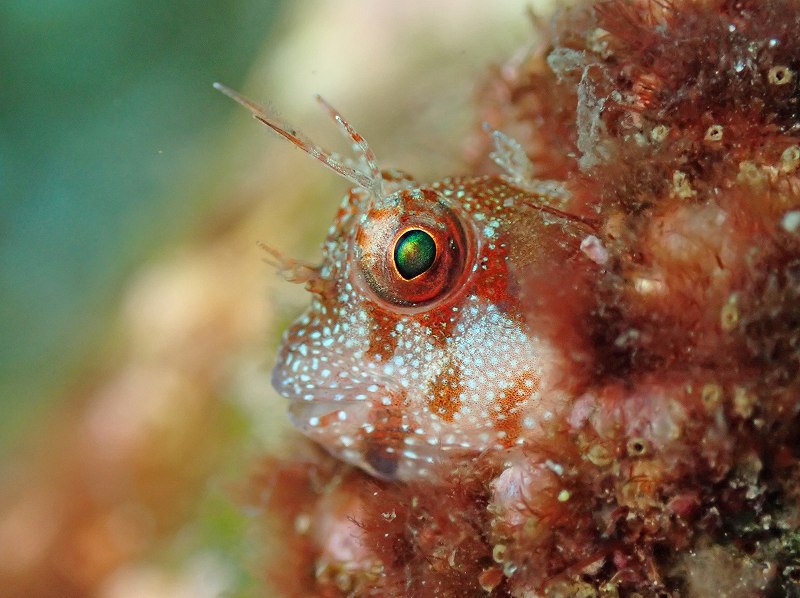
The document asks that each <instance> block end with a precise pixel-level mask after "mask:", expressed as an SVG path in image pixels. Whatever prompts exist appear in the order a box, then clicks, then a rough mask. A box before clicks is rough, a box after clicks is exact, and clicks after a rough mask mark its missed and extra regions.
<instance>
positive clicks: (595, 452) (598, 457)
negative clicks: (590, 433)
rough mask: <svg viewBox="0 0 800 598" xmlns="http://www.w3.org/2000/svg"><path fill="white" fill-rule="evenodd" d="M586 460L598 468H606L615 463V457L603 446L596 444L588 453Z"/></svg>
mask: <svg viewBox="0 0 800 598" xmlns="http://www.w3.org/2000/svg"><path fill="white" fill-rule="evenodd" d="M586 458H587V459H588V460H589V462H590V463H592V464H593V465H596V466H597V467H606V466H608V465H611V463H613V462H614V456H613V455H612V454H611V452H610V451H609V450H608V449H607V448H606V447H604V446H603V445H602V444H595V445H593V446H591V447H590V448H589V450H588V451H586Z"/></svg>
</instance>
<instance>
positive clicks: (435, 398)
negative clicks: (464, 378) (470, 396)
mask: <svg viewBox="0 0 800 598" xmlns="http://www.w3.org/2000/svg"><path fill="white" fill-rule="evenodd" d="M463 390H464V389H463V386H462V384H461V370H460V369H459V367H458V365H456V364H454V363H453V362H452V361H451V362H449V363H448V365H447V367H446V368H445V370H444V372H443V374H442V375H441V376H440V377H439V378H438V379H436V380H433V381H432V382H431V384H430V386H429V387H428V397H429V398H428V401H429V402H428V409H429V410H430V412H431V413H433V414H434V415H436V416H437V417H439V418H440V419H443V420H444V421H446V422H451V421H453V419H454V416H455V414H456V413H457V412H458V410H459V409H461V399H460V398H459V397H460V395H461V393H462V391H463Z"/></svg>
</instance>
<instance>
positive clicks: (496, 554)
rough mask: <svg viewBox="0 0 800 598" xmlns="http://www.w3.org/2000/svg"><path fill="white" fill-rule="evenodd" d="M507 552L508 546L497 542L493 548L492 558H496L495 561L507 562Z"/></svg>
mask: <svg viewBox="0 0 800 598" xmlns="http://www.w3.org/2000/svg"><path fill="white" fill-rule="evenodd" d="M506 554H507V548H506V545H505V544H496V545H495V547H494V548H492V560H494V562H495V563H499V564H502V563H505V562H506Z"/></svg>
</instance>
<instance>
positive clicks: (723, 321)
mask: <svg viewBox="0 0 800 598" xmlns="http://www.w3.org/2000/svg"><path fill="white" fill-rule="evenodd" d="M719 321H720V326H722V330H723V331H724V332H732V331H733V330H735V329H736V326H738V325H739V296H738V295H737V294H736V293H732V294H731V296H730V297H728V300H727V301H726V302H725V305H723V306H722V310H721V311H720V314H719Z"/></svg>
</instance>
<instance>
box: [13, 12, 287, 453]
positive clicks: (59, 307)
mask: <svg viewBox="0 0 800 598" xmlns="http://www.w3.org/2000/svg"><path fill="white" fill-rule="evenodd" d="M281 4H282V2H281V1H280V0H209V1H206V2H192V1H190V0H83V1H75V0H73V1H64V0H40V1H37V2H31V1H30V0H4V1H3V2H1V3H0V86H2V87H1V88H0V208H2V216H0V339H2V344H1V345H0V409H2V413H3V417H2V418H0V438H2V439H3V440H2V441H0V449H2V448H7V446H8V444H9V442H11V441H12V440H13V439H14V438H16V437H18V436H19V435H20V434H21V433H22V431H24V429H25V427H26V426H25V424H26V423H28V422H30V421H33V417H34V416H35V415H36V414H37V413H40V412H42V411H44V408H45V407H47V406H48V405H49V403H50V401H52V397H54V396H57V393H58V392H59V391H60V390H63V387H64V384H65V383H66V382H67V381H68V380H70V375H71V374H72V373H74V372H75V371H76V370H77V368H78V367H79V366H80V364H85V363H88V362H90V356H91V355H92V352H93V351H98V347H97V342H98V340H99V339H100V338H101V332H103V331H104V327H105V326H106V325H107V324H108V321H109V318H110V316H111V312H112V309H113V306H114V303H115V300H116V299H117V298H118V295H119V293H120V292H121V290H122V285H123V283H124V281H125V280H126V277H128V276H129V275H130V274H131V272H132V271H133V269H134V268H135V267H136V265H137V264H139V263H141V262H142V261H143V260H144V259H145V258H146V257H147V256H148V255H152V254H154V253H155V252H156V251H157V250H158V249H159V248H160V247H163V246H164V245H165V244H166V243H169V242H172V241H174V240H175V239H176V238H181V237H182V236H185V235H186V234H187V233H188V232H189V231H191V229H192V226H193V225H194V224H196V223H197V222H198V221H199V219H200V218H202V215H203V214H204V213H207V210H208V209H210V207H211V206H210V205H209V204H210V203H211V200H212V199H214V198H215V197H219V194H215V193H214V192H213V191H212V190H213V189H215V185H216V188H217V189H219V185H220V184H221V183H220V181H219V180H217V179H216V178H215V172H214V171H213V169H210V168H207V166H209V165H211V164H213V163H217V164H218V163H219V152H220V151H221V147H222V145H221V143H220V142H219V140H220V139H221V137H222V133H223V130H224V128H225V124H226V121H227V117H228V116H229V115H230V114H231V113H232V111H233V110H234V109H235V108H234V106H233V105H232V103H231V102H230V101H228V100H226V99H225V98H223V97H222V96H221V95H220V94H218V93H217V92H215V91H214V90H213V89H212V88H211V83H212V82H213V81H217V80H220V81H224V82H226V83H228V84H229V85H232V86H239V85H241V83H242V81H243V80H244V78H245V74H246V73H247V71H248V67H249V61H250V60H251V59H253V57H255V56H257V55H258V54H259V53H260V50H261V49H262V47H263V45H264V43H265V41H266V43H267V44H269V40H270V31H272V30H274V27H275V22H276V19H277V18H278V15H279V14H280V6H281Z"/></svg>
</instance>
